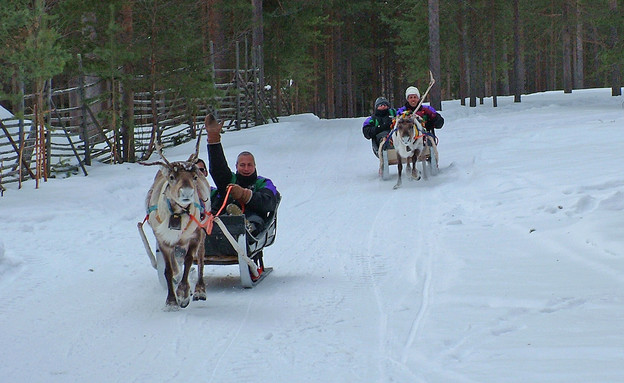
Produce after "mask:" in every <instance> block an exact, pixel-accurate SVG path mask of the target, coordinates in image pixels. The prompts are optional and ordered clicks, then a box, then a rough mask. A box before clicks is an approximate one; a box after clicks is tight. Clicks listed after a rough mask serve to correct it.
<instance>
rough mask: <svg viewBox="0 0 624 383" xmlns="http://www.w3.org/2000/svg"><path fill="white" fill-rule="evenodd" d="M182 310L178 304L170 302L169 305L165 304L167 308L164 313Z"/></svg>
mask: <svg viewBox="0 0 624 383" xmlns="http://www.w3.org/2000/svg"><path fill="white" fill-rule="evenodd" d="M178 310H180V306H178V302H177V301H176V302H173V303H171V302H169V301H167V303H166V304H165V307H164V308H163V311H178Z"/></svg>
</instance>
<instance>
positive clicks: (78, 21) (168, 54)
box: [0, 0, 624, 134]
mask: <svg viewBox="0 0 624 383" xmlns="http://www.w3.org/2000/svg"><path fill="white" fill-rule="evenodd" d="M0 20H1V24H0V42H1V48H0V74H1V75H0V82H1V83H0V99H1V100H2V103H3V105H7V106H9V107H10V105H11V102H12V100H13V99H14V97H15V95H16V94H18V93H20V92H26V93H36V92H40V91H41V87H42V84H43V82H44V81H45V80H46V79H50V78H51V79H53V83H55V84H63V83H68V84H69V83H70V81H71V79H72V78H74V77H75V76H76V75H77V74H78V73H81V71H84V72H86V73H88V74H91V75H94V76H99V77H101V78H105V79H108V80H109V81H110V82H111V83H115V82H117V83H120V84H122V86H121V87H120V89H123V92H122V94H115V95H113V97H114V99H115V100H119V110H120V111H122V112H123V111H124V110H128V109H129V108H131V107H132V105H131V103H132V97H131V95H132V92H133V91H136V90H147V91H149V90H153V91H155V90H158V89H174V90H176V91H177V92H179V93H180V94H181V95H183V96H189V97H192V98H202V97H204V98H208V97H210V96H211V95H212V94H213V92H214V88H213V87H212V81H213V77H212V73H211V69H212V68H211V66H210V65H211V61H210V54H211V45H212V47H213V54H214V65H215V67H216V68H234V66H235V63H234V60H235V59H234V55H233V50H234V46H235V44H236V41H244V40H245V39H247V38H248V39H249V42H250V45H251V46H250V50H251V51H252V52H253V59H254V61H255V62H256V63H257V64H258V65H259V66H260V67H261V71H260V73H261V74H262V79H261V81H262V83H263V84H266V85H270V86H271V87H272V89H274V90H277V93H278V94H279V95H280V97H283V98H285V99H287V100H289V102H290V103H291V105H292V108H293V111H294V112H295V113H303V112H312V113H315V114H317V115H318V116H320V117H323V118H338V117H355V116H362V115H366V114H368V113H370V111H371V109H372V102H373V100H374V99H375V98H376V97H378V96H380V95H383V96H386V97H387V98H389V99H390V101H391V102H392V104H393V105H395V106H400V104H402V103H403V101H404V100H403V91H404V89H405V88H406V87H407V86H408V85H416V86H418V87H420V88H426V86H427V84H428V82H429V71H430V70H431V71H432V73H433V74H434V76H435V77H436V85H435V87H434V88H433V90H432V92H431V93H430V95H431V99H430V101H431V103H432V105H434V106H436V107H438V108H440V107H441V104H440V102H441V100H448V99H461V100H462V103H465V104H467V105H468V106H475V105H476V104H477V103H478V102H480V100H482V98H483V97H489V96H497V95H514V96H515V99H516V101H521V95H522V94H527V93H532V92H540V91H546V90H564V91H565V92H572V91H573V90H574V89H581V88H595V87H607V88H612V94H613V95H620V94H621V85H622V69H623V68H624V49H623V40H624V39H623V37H624V36H623V34H624V31H623V30H622V26H623V25H624V0H597V1H596V0H592V1H589V0H531V1H526V0H512V1H508V0H429V1H425V0H397V1H391V0H388V1H380V0H352V1H347V2H345V1H336V0H323V1H320V0H266V1H261V0H109V1H101V0H3V1H2V5H0ZM211 43H212V44H211ZM111 89H117V88H116V87H112V88H111ZM111 92H113V90H111ZM189 99H190V98H189ZM493 100H494V103H495V102H496V98H495V97H494V98H493ZM192 107H193V106H192V105H189V108H192ZM122 121H123V119H122ZM122 123H123V122H122ZM123 131H124V127H123V126H122V132H123ZM126 134H131V132H128V131H127V127H126Z"/></svg>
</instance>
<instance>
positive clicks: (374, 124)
mask: <svg viewBox="0 0 624 383" xmlns="http://www.w3.org/2000/svg"><path fill="white" fill-rule="evenodd" d="M394 117H396V111H395V110H394V109H392V108H390V102H388V100H387V99H386V98H384V97H378V98H377V100H375V112H374V113H373V115H372V116H370V117H368V118H367V119H366V120H365V121H364V124H363V125H362V133H363V134H364V137H366V139H368V140H371V143H372V145H373V153H375V155H376V156H379V144H380V143H381V141H382V140H383V139H384V138H385V137H386V136H387V135H388V133H390V130H391V129H392V120H393V119H394Z"/></svg>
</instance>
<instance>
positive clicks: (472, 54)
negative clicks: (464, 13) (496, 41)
mask: <svg viewBox="0 0 624 383" xmlns="http://www.w3.org/2000/svg"><path fill="white" fill-rule="evenodd" d="M465 4H466V5H467V7H466V8H467V10H468V16H469V19H470V20H471V21H472V22H470V23H469V24H468V25H467V28H466V29H467V30H468V53H469V58H468V60H467V61H468V72H469V75H468V76H467V77H468V79H469V81H468V84H469V85H468V93H469V96H470V106H471V107H475V106H477V91H478V89H477V56H476V55H477V36H476V33H477V32H476V23H475V19H476V18H475V17H474V16H475V14H474V11H472V9H473V8H472V7H471V6H470V0H467V1H466V2H465Z"/></svg>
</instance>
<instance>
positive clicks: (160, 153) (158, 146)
mask: <svg viewBox="0 0 624 383" xmlns="http://www.w3.org/2000/svg"><path fill="white" fill-rule="evenodd" d="M154 146H156V150H158V154H159V155H160V158H162V160H163V161H165V164H167V165H171V163H170V162H169V160H167V158H166V157H165V154H164V153H163V147H162V144H161V143H158V142H156V143H155V144H154Z"/></svg>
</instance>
